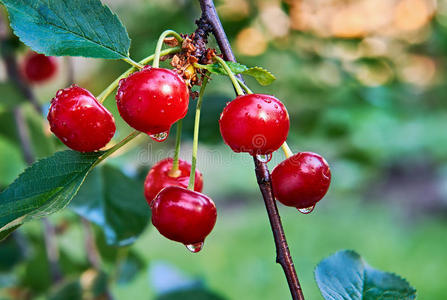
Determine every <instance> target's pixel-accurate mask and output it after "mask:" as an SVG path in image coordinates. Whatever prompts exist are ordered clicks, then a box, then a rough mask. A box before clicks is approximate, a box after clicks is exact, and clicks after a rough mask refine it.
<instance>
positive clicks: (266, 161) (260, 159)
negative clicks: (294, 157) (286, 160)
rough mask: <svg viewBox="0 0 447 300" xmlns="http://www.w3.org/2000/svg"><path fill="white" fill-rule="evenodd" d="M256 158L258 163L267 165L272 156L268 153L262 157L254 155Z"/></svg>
mask: <svg viewBox="0 0 447 300" xmlns="http://www.w3.org/2000/svg"><path fill="white" fill-rule="evenodd" d="M256 157H257V158H258V160H259V161H260V162H263V163H268V162H269V161H271V160H272V154H271V153H269V154H262V155H256Z"/></svg>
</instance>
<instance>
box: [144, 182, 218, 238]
mask: <svg viewBox="0 0 447 300" xmlns="http://www.w3.org/2000/svg"><path fill="white" fill-rule="evenodd" d="M151 208H152V224H154V226H155V227H156V228H157V229H158V231H159V232H160V233H161V234H162V235H163V236H165V237H166V238H168V239H170V240H173V241H176V242H180V243H182V244H185V245H193V244H197V243H202V242H203V241H204V240H205V238H206V236H207V235H208V234H209V233H210V232H211V230H212V229H213V227H214V225H215V224H216V218H217V211H216V206H215V205H214V202H213V200H211V199H210V198H209V197H207V196H206V195H204V194H202V193H199V192H195V191H190V190H188V189H185V188H183V187H178V186H169V187H166V188H164V189H163V190H161V192H160V193H158V195H157V196H156V197H155V199H154V201H152V203H151Z"/></svg>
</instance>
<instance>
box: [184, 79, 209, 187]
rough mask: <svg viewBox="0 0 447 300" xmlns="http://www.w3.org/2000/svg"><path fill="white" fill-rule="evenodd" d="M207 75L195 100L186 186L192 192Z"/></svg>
mask: <svg viewBox="0 0 447 300" xmlns="http://www.w3.org/2000/svg"><path fill="white" fill-rule="evenodd" d="M209 75H210V73H209V72H207V73H206V74H205V75H204V76H203V81H202V86H201V87H200V92H199V99H197V106H196V118H195V120H194V139H193V144H192V159H191V174H190V175H189V184H188V189H189V190H191V191H193V190H194V183H195V179H196V164H197V150H198V147H199V124H200V109H201V108H202V102H203V94H204V93H205V88H206V84H207V83H208V76H209Z"/></svg>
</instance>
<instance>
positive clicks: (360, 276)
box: [315, 250, 416, 300]
mask: <svg viewBox="0 0 447 300" xmlns="http://www.w3.org/2000/svg"><path fill="white" fill-rule="evenodd" d="M315 279H316V281H317V284H318V287H319V288H320V291H321V294H322V295H323V297H324V298H325V299H327V300H333V299H350V300H357V299H362V300H373V299H383V300H392V299H400V300H412V299H416V290H415V289H414V288H413V287H411V286H410V285H409V283H408V282H407V281H406V280H405V279H403V278H401V277H399V276H398V275H395V274H392V273H387V272H382V271H379V270H376V269H374V268H372V267H371V266H369V265H368V264H367V263H366V262H365V261H364V260H363V259H362V258H361V257H360V255H358V254H357V253H356V252H354V251H347V250H344V251H339V252H337V253H335V254H334V255H332V256H330V257H328V258H326V259H324V260H322V261H321V262H320V263H319V264H318V266H317V267H316V269H315Z"/></svg>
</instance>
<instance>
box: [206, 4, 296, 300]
mask: <svg viewBox="0 0 447 300" xmlns="http://www.w3.org/2000/svg"><path fill="white" fill-rule="evenodd" d="M199 2H200V8H201V10H202V17H201V18H200V20H199V21H198V22H197V23H198V25H199V26H200V24H201V23H207V24H209V25H211V28H212V29H211V30H212V32H213V34H214V36H215V38H216V40H217V44H218V45H219V48H220V51H221V52H222V54H223V56H224V59H225V60H227V61H233V62H236V59H235V57H234V54H233V51H232V50H231V46H230V43H229V41H228V38H227V35H226V34H225V31H224V29H223V27H222V24H221V22H220V19H219V16H218V15H217V12H216V8H215V7H214V3H213V1H212V0H199ZM203 21H206V22H203ZM240 78H241V79H242V77H240ZM253 160H254V163H255V172H256V178H257V180H258V184H259V189H260V190H261V193H262V197H263V198H264V202H265V207H266V209H267V213H268V216H269V220H270V225H271V227H272V232H273V237H274V239H275V246H276V262H277V263H279V264H280V265H281V266H282V268H283V270H284V273H285V275H286V278H287V282H288V284H289V289H290V293H291V294H292V298H293V299H294V300H304V296H303V292H302V290H301V286H300V283H299V280H298V276H297V274H296V271H295V266H294V264H293V261H292V256H291V255H290V251H289V246H288V245H287V241H286V236H285V234H284V229H283V227H282V223H281V218H280V216H279V213H278V208H277V207H276V202H275V199H274V195H273V190H272V184H271V181H270V172H269V170H268V167H267V165H266V164H265V163H263V162H261V161H259V160H258V159H257V158H256V156H253Z"/></svg>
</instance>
